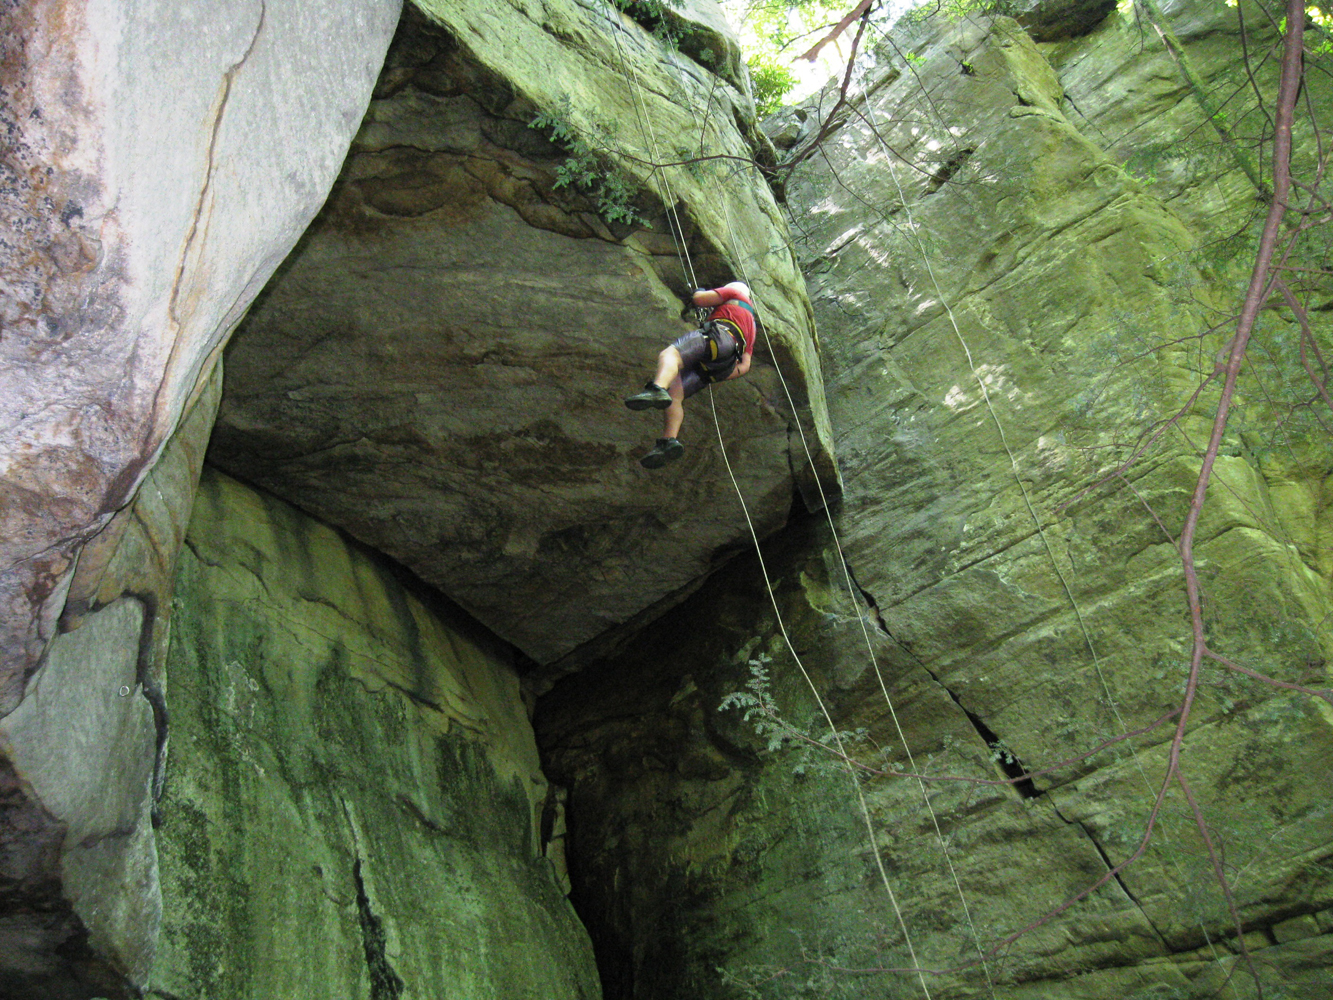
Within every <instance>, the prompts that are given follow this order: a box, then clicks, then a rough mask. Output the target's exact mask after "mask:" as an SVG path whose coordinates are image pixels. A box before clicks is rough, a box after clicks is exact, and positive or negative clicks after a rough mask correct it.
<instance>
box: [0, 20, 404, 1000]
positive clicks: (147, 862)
mask: <svg viewBox="0 0 1333 1000" xmlns="http://www.w3.org/2000/svg"><path fill="white" fill-rule="evenodd" d="M398 8H399V0H366V2H364V3H360V4H356V5H347V4H330V5H323V6H320V5H318V4H315V5H312V4H308V3H292V2H287V0H267V2H255V3H249V4H231V5H227V6H226V8H225V9H223V8H221V7H219V8H215V9H206V8H205V7H201V6H198V5H194V6H191V5H184V6H181V5H165V6H164V5H161V4H155V3H143V2H128V3H120V2H115V3H106V2H101V0H91V2H86V3H78V2H69V3H64V2H62V3H47V4H22V3H14V2H6V3H3V4H0V65H2V66H3V69H2V70H0V74H3V79H0V87H2V88H3V91H4V95H5V99H4V101H3V106H2V107H0V120H2V124H3V128H4V132H5V136H6V153H5V162H4V167H3V173H2V174H0V282H2V283H3V287H4V294H3V297H0V758H2V760H0V774H3V775H4V779H3V781H4V793H3V794H4V806H3V818H0V858H3V861H0V883H2V884H3V886H4V888H3V890H0V898H2V899H3V906H2V908H3V914H4V915H3V919H0V993H3V994H4V995H6V996H9V995H13V996H24V997H32V998H40V997H88V996H97V995H100V996H106V997H112V996H117V997H118V996H122V995H125V991H127V990H129V991H132V990H133V989H134V988H135V985H136V984H140V983H142V982H143V980H144V978H145V976H146V975H147V973H148V971H149V969H150V967H151V964H152V960H153V950H154V943H155V940H156V933H157V924H158V917H159V910H160V906H161V900H160V896H159V891H158V882H157V869H156V854H155V847H154V837H153V830H152V826H151V823H150V814H151V812H152V807H153V800H154V794H155V791H156V790H157V789H158V788H159V787H160V784H159V783H160V778H161V775H162V763H163V753H164V750H165V733H166V721H165V720H166V707H165V704H164V702H163V700H162V698H161V691H162V684H163V677H162V668H163V659H164V656H165V650H166V641H167V626H168V617H169V616H168V611H169V607H170V602H169V597H170V592H171V584H172V581H173V579H174V574H175V559H176V554H177V549H178V547H179V544H180V539H181V537H182V535H183V533H184V527H185V521H186V520H187V518H188V516H189V511H190V508H191V503H192V499H193V491H194V485H195V477H196V476H197V475H198V471H199V467H200V464H201V462H202V457H203V445H204V442H205V441H206V440H207V437H208V435H209V432H210V430H211V425H212V420H213V414H214V412H215V410H216V405H217V394H218V390H219V384H220V373H218V372H217V370H216V365H215V361H216V359H217V354H218V351H219V350H220V347H221V345H222V343H223V342H224V340H225V338H226V337H227V336H228V335H229V334H230V333H231V331H232V329H233V327H234V326H235V324H236V322H237V321H238V320H239V319H240V317H241V315H242V314H243V313H244V312H245V310H246V308H247V306H248V305H249V303H250V301H251V299H252V298H253V297H254V295H255V294H256V292H258V291H259V289H260V288H261V287H262V286H263V284H264V283H265V282H266V281H267V280H268V278H269V275H270V274H271V273H272V271H273V269H274V268H275V267H276V266H277V264H278V262H279V261H281V259H282V258H283V257H284V256H285V255H286V253H287V251H288V250H289V249H290V248H291V246H292V245H293V244H294V243H295V241H296V239H297V237H298V236H299V235H300V233H301V231H302V230H303V229H304V228H305V226H306V224H307V223H308V222H309V220H310V219H311V218H312V217H313V216H314V214H315V212H316V211H317V210H318V208H319V205H320V204H321V203H322V202H323V200H324V196H325V194H326V193H327V191H328V189H329V186H330V185H331V183H332V181H333V179H334V177H335V175H336V173H337V170H338V167H339V166H340V164H341V162H342V158H343V155H344V153H345V152H346V148H347V144H348V141H349V140H350V138H351V136H352V134H353V133H354V132H355V130H356V128H357V125H358V123H359V121H360V118H361V115H362V112H363V111H364V108H365V104H366V101H367V100H368V99H369V96H370V90H371V87H372V85H373V83H374V80H375V77H376V74H377V73H378V70H379V66H380V63H381V61H382V59H383V53H384V51H385V49H386V47H387V45H388V42H389V39H390V37H391V35H392V31H393V27H394V24H395V23H396V20H397V17H398ZM215 376H217V377H216V378H215ZM187 413H191V414H192V417H191V419H190V420H189V421H185V420H184V415H185V414H187ZM169 441H170V442H171V444H170V445H169V444H168V442H169Z"/></svg>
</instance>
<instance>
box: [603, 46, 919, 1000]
mask: <svg viewBox="0 0 1333 1000" xmlns="http://www.w3.org/2000/svg"><path fill="white" fill-rule="evenodd" d="M617 29H618V30H617V32H616V46H617V49H618V52H619V55H620V58H621V65H622V71H623V68H624V65H625V62H626V60H625V53H624V49H623V47H622V46H621V43H620V37H619V30H623V29H622V26H621V25H619V24H617ZM630 81H631V84H632V86H631V95H632V96H633V98H634V107H635V113H636V115H637V116H638V118H639V127H640V131H641V132H642V133H644V138H645V139H646V141H647V142H648V143H649V145H650V155H651V156H652V160H653V163H654V164H656V163H658V162H660V157H659V155H658V145H657V137H656V134H655V132H654V131H653V129H652V125H651V118H650V117H649V116H648V115H647V114H646V111H645V110H643V108H642V106H641V101H642V95H641V94H640V93H639V90H640V88H641V83H640V80H639V76H638V72H637V70H634V71H633V74H632V76H631V77H630ZM661 189H662V190H663V192H664V197H663V202H664V204H666V206H667V212H668V215H669V218H670V219H672V220H674V222H675V227H676V231H673V233H672V239H673V241H674V240H675V239H676V233H677V232H679V234H680V242H679V243H677V253H678V255H679V254H680V253H681V252H682V250H683V255H684V260H685V262H686V264H687V266H688V269H689V274H688V277H689V278H690V281H691V283H692V285H693V287H695V288H697V287H699V285H698V279H697V278H696V277H695V273H694V263H693V261H692V259H691V257H690V252H689V247H688V245H684V243H685V240H684V229H683V227H682V226H681V225H680V220H679V216H678V215H677V214H676V212H675V207H674V206H675V196H674V194H673V193H672V192H671V187H670V183H669V181H668V180H667V177H666V174H665V171H663V172H662V176H661ZM723 202H724V204H726V199H723ZM727 222H728V226H729V227H730V208H729V206H728V209H727ZM734 242H735V241H734V233H733V254H734V252H735V250H734ZM765 336H766V337H767V334H765ZM770 351H771V345H770ZM784 386H785V383H784ZM708 398H709V403H710V405H711V407H712V412H713V426H714V429H715V430H716V431H717V439H718V451H719V453H720V454H721V455H722V461H723V463H724V465H725V466H726V469H727V475H728V476H729V477H730V479H731V484H732V487H733V488H734V489H735V491H736V497H737V499H738V500H739V501H740V504H741V510H742V512H743V513H744V515H745V523H746V525H747V527H748V528H749V532H750V538H751V540H752V541H753V542H754V547H755V553H756V555H757V556H758V559H759V568H760V571H761V572H762V574H763V577H764V586H765V588H766V589H767V591H768V597H769V601H770V602H771V603H772V605H773V613H774V615H775V616H776V620H777V624H778V629H779V631H780V632H781V634H782V638H783V642H784V643H785V644H786V646H787V649H788V651H789V652H790V653H791V657H792V660H793V661H794V662H795V663H796V666H797V669H799V670H800V672H801V676H802V677H803V678H804V680H805V682H806V685H807V686H808V687H809V689H810V692H811V694H812V695H813V697H814V699H815V703H816V705H818V707H819V711H820V713H821V714H822V715H823V717H824V721H825V722H826V724H827V725H828V727H829V732H830V733H831V734H832V737H833V740H834V742H835V745H836V747H837V750H838V753H839V754H840V755H841V757H842V758H843V760H844V762H845V763H846V766H847V772H848V776H849V777H850V778H851V779H852V784H853V786H854V788H855V789H856V796H857V801H858V804H859V806H860V812H861V817H862V820H863V822H864V824H865V828H866V836H867V838H868V840H869V844H870V850H871V853H872V854H873V855H874V858H875V866H876V869H877V870H878V872H879V877H880V881H881V883H882V884H883V886H884V891H885V893H886V894H887V895H888V897H889V903H890V905H891V906H892V908H893V912H894V915H895V917H896V918H897V921H898V926H899V928H900V929H901V930H902V933H903V940H904V941H905V943H906V945H907V950H908V954H909V955H910V956H911V960H912V966H913V968H914V969H915V970H916V973H917V978H918V980H919V981H920V984H921V989H922V992H923V993H924V994H925V997H926V1000H930V998H931V994H930V987H929V986H928V985H927V984H926V979H925V973H924V970H923V969H922V968H921V965H920V962H919V961H918V960H917V955H916V948H915V946H914V945H913V943H912V937H911V934H910V932H909V931H908V929H907V922H906V920H905V919H904V917H903V913H902V909H901V907H900V906H899V904H898V898H897V896H896V895H895V893H894V891H893V886H892V885H891V884H890V882H889V876H888V872H887V871H886V870H885V868H884V859H883V857H882V856H881V855H880V851H879V848H878V845H877V843H876V838H875V828H874V822H873V820H872V819H871V816H870V805H869V803H868V802H867V801H866V798H865V793H864V791H863V790H862V788H861V782H860V780H859V779H858V777H857V775H856V772H855V770H853V768H852V764H851V758H850V756H849V755H848V754H847V753H846V749H845V747H844V745H843V742H842V736H841V734H840V733H839V732H838V729H837V726H835V725H834V722H833V717H832V715H831V714H830V713H829V710H828V707H827V706H826V705H825V703H824V699H823V698H822V697H821V696H820V694H819V689H818V687H817V686H816V685H815V683H814V679H813V678H812V677H811V676H810V674H809V671H807V670H806V668H805V664H804V662H803V661H802V660H801V657H800V655H799V654H798V653H797V652H796V647H795V645H794V644H793V643H792V641H791V637H790V636H789V635H788V634H787V627H786V624H785V623H784V622H783V619H782V611H781V609H780V608H779V606H778V601H777V596H776V594H775V593H774V591H773V584H772V580H771V578H770V577H769V574H768V567H767V564H766V563H765V562H764V554H763V550H762V548H761V547H760V545H759V536H758V534H757V532H756V531H755V527H754V521H753V520H752V518H751V517H750V511H749V507H748V506H747V505H746V503H745V497H744V495H743V494H742V492H741V488H740V484H739V483H738V482H737V481H736V476H735V473H734V472H733V470H732V468H731V461H730V459H728V457H727V453H726V444H725V442H724V441H723V439H722V428H721V425H720V423H719V422H718V419H717V403H716V400H715V399H714V397H713V394H712V391H711V390H710V391H709V397H708ZM789 399H790V394H789ZM798 426H799V421H798ZM801 433H802V440H804V432H803V431H802V432H801ZM808 453H809V449H808V447H807V454H808ZM811 467H812V468H813V462H812V463H811ZM820 489H821V493H822V489H823V488H822V486H821V487H820ZM844 567H845V563H844ZM895 722H896V720H895ZM900 731H901V730H900ZM927 804H928V805H929V803H927ZM937 828H938V824H937Z"/></svg>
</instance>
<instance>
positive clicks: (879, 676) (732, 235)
mask: <svg viewBox="0 0 1333 1000" xmlns="http://www.w3.org/2000/svg"><path fill="white" fill-rule="evenodd" d="M726 222H727V233H728V240H729V242H730V243H731V247H732V256H733V257H734V258H735V259H736V262H737V264H738V265H739V267H740V268H741V276H742V280H743V281H745V283H746V284H747V285H749V283H750V282H749V276H748V273H747V272H746V270H745V258H744V256H743V255H741V254H740V253H739V246H738V243H737V240H736V230H735V228H734V227H733V225H732V221H731V210H730V206H729V204H728V205H727V207H726ZM751 289H752V290H753V286H751ZM758 309H759V306H758V302H756V303H755V311H756V315H758ZM763 329H764V343H765V345H766V346H767V347H768V354H769V357H770V358H771V359H772V361H773V369H774V370H775V371H776V372H777V373H778V382H779V383H780V384H781V386H782V391H783V394H784V395H785V396H786V398H787V406H788V407H789V408H790V411H791V415H792V422H793V423H794V424H796V431H797V434H798V435H799V437H800V439H801V447H802V449H804V451H805V459H806V462H807V463H809V467H810V475H811V477H812V478H813V479H814V481H815V486H816V488H817V489H818V490H819V499H820V504H821V506H822V507H823V509H824V516H825V517H826V518H827V519H828V526H829V533H830V535H831V537H832V538H833V546H834V549H835V550H836V551H837V553H838V563H839V565H840V566H841V567H842V573H843V579H844V580H845V582H846V584H847V596H848V599H849V600H851V601H852V605H853V607H855V605H856V593H857V590H858V588H857V587H856V586H855V585H854V584H853V582H852V571H851V567H850V566H849V565H848V563H847V556H846V554H845V553H844V552H843V548H842V542H841V541H840V540H839V538H838V529H837V525H835V524H834V521H833V511H832V507H831V505H830V503H829V498H828V495H827V494H826V493H825V492H824V484H823V481H822V480H821V478H820V476H819V474H818V472H817V470H816V467H815V459H814V455H813V454H811V451H810V443H809V441H808V440H807V439H806V436H805V429H804V428H803V427H802V426H801V418H800V413H799V411H798V410H797V408H796V402H795V400H794V399H793V398H792V394H791V388H790V386H788V385H787V379H786V377H785V376H784V375H783V374H782V367H781V366H780V365H779V364H778V363H777V355H776V353H775V352H774V351H773V343H772V341H771V339H770V338H769V336H768V326H767V324H763ZM715 412H716V411H715ZM714 423H715V424H716V419H714ZM721 441H722V431H721V428H720V427H718V442H719V445H721ZM723 452H724V454H723V458H724V459H725V457H726V455H725V448H724V449H723ZM727 471H728V472H730V471H731V470H730V465H728V469H727ZM732 483H733V485H734V484H735V478H734V477H733V479H732ZM736 492H737V496H738V497H740V490H739V489H737V491H736ZM740 500H741V505H742V507H744V505H745V498H744V497H740ZM745 518H746V521H747V522H748V521H749V519H750V515H749V512H748V511H747V512H746V515H745ZM752 531H753V529H752ZM755 544H756V546H757V545H758V540H757V539H756V542H755ZM856 620H857V622H858V623H859V624H860V626H861V637H862V639H863V641H864V642H865V646H866V652H867V653H868V654H869V656H870V665H871V667H872V668H873V669H874V672H875V679H876V681H878V683H879V690H880V693H881V694H882V695H883V697H884V704H885V705H887V706H888V710H889V717H890V718H891V719H892V720H893V728H894V731H895V733H896V734H897V736H898V742H899V743H900V744H901V745H902V748H903V753H904V754H906V756H907V764H908V767H909V768H910V770H911V773H913V774H919V772H918V771H917V767H916V759H915V757H914V756H913V754H912V748H911V747H910V746H909V745H908V742H907V736H906V734H905V733H904V732H903V727H902V723H901V722H899V720H898V711H897V709H896V707H895V706H894V704H893V698H892V697H890V696H889V688H888V685H887V684H886V683H885V680H884V674H883V671H881V670H880V668H879V658H878V657H877V656H876V655H875V646H874V643H873V642H872V641H871V639H870V630H869V628H868V627H867V626H866V620H865V615H864V614H860V613H858V614H857V616H856ZM793 655H794V653H793ZM829 728H830V729H833V728H834V727H833V723H832V721H831V720H830V722H829ZM841 749H842V748H841V746H839V751H841ZM917 784H918V785H919V786H920V790H921V800H922V802H924V803H925V806H926V811H927V812H928V813H929V815H930V822H931V825H932V826H933V827H934V828H935V837H936V840H937V841H938V843H939V845H940V853H941V854H943V855H944V860H945V863H946V864H947V866H948V869H949V877H950V878H951V879H952V881H953V884H954V889H955V890H956V891H957V893H958V899H959V901H960V902H961V903H962V906H963V914H964V917H965V918H966V920H967V926H968V930H969V931H970V933H971V935H972V940H973V943H974V945H975V946H976V949H977V954H978V958H979V960H980V962H981V967H982V970H983V972H984V974H985V976H986V985H987V988H988V989H989V990H990V993H991V996H992V997H994V995H995V984H994V982H993V981H992V979H991V974H990V967H989V965H988V964H987V962H986V957H985V954H984V953H983V952H982V949H981V938H980V936H979V935H978V934H977V928H976V924H975V922H974V921H973V919H972V908H971V907H970V906H969V905H968V902H967V895H966V894H965V893H964V892H963V886H962V882H961V881H960V880H959V878H958V872H957V870H956V869H955V867H954V863H953V858H952V856H951V854H950V852H949V845H948V841H947V839H946V838H945V836H944V831H943V830H942V829H941V827H940V821H939V818H938V817H937V816H936V815H935V807H934V805H933V804H932V803H931V801H930V793H929V792H928V791H927V790H926V782H925V780H924V779H923V778H921V777H918V778H917ZM857 788H858V791H859V789H860V785H859V783H858V786H857Z"/></svg>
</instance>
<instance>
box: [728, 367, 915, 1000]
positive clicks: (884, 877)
mask: <svg viewBox="0 0 1333 1000" xmlns="http://www.w3.org/2000/svg"><path fill="white" fill-rule="evenodd" d="M708 402H709V404H710V405H711V406H712V409H713V427H714V429H715V430H716V431H717V446H718V453H719V454H720V455H721V456H722V463H723V464H724V465H725V466H726V468H727V475H728V476H729V477H730V478H731V485H732V488H733V489H734V490H735V491H736V499H737V500H739V501H740V504H741V510H742V511H743V512H744V514H745V524H746V526H747V527H748V528H749V529H750V539H751V540H752V541H753V542H754V551H755V554H756V555H757V556H758V557H759V571H760V572H761V573H762V574H763V576H764V586H765V587H766V588H767V589H768V599H769V601H770V602H772V604H773V614H774V615H775V616H776V618H777V623H778V630H779V631H780V632H781V633H782V641H783V642H784V643H786V646H787V651H788V652H789V653H791V658H792V660H794V661H795V663H796V666H797V669H799V670H800V671H801V676H802V677H803V678H805V683H806V685H807V686H808V687H809V688H810V693H811V694H812V695H813V696H814V699H815V704H816V705H818V706H819V711H820V713H821V714H823V716H824V722H825V723H826V724H827V725H828V727H829V732H830V733H831V734H832V736H833V742H834V744H835V746H836V747H837V750H838V755H839V757H841V758H842V760H843V763H844V764H845V765H846V767H847V774H848V776H849V777H850V778H851V779H852V785H853V786H854V787H855V788H856V798H857V802H858V803H859V804H860V807H861V818H862V819H863V820H864V822H865V827H866V836H867V837H868V838H869V840H870V851H871V853H872V854H873V855H874V856H875V867H876V868H877V869H878V871H879V877H880V881H881V882H882V883H883V884H884V891H885V893H887V894H888V897H889V903H890V904H892V906H893V913H894V916H895V917H897V918H898V926H899V928H900V929H901V930H902V932H903V940H904V941H905V942H906V943H907V952H908V954H909V955H910V956H911V957H912V968H913V969H914V970H915V971H916V974H917V979H918V980H920V982H921V990H922V992H923V993H925V995H926V1000H930V987H929V986H927V985H926V977H925V971H924V970H923V969H922V968H921V963H920V962H918V961H917V957H916V948H915V947H914V946H913V945H912V935H911V934H910V933H909V932H908V930H907V921H906V920H905V919H904V918H903V911H902V909H901V908H900V907H899V905H898V897H897V896H896V895H895V894H894V891H893V886H892V885H890V884H889V873H888V872H887V871H886V870H885V869H884V859H883V857H881V855H880V852H879V846H878V845H877V843H876V841H875V825H874V822H873V821H872V820H871V818H870V804H869V803H868V802H866V797H865V792H864V791H863V790H862V788H861V781H860V779H859V778H858V777H857V775H856V771H855V770H854V769H853V768H852V764H851V757H850V755H849V754H848V753H847V751H846V748H845V747H844V745H843V742H842V734H841V733H840V732H838V727H837V726H835V725H834V724H833V716H832V715H830V714H829V710H828V707H827V706H826V705H825V704H824V699H823V698H821V697H820V695H819V689H818V687H816V685H815V681H814V678H813V677H811V676H810V672H809V671H808V670H806V669H805V664H804V663H803V662H802V660H801V657H800V654H799V653H797V652H796V646H795V644H794V643H793V642H792V641H791V636H789V635H788V634H787V626H786V625H785V624H784V623H783V620H782V610H781V609H780V608H779V607H778V599H777V595H776V594H775V593H774V592H773V581H772V579H771V578H770V577H769V575H768V566H767V564H766V563H765V562H764V551H763V549H762V548H761V547H760V545H759V535H758V533H757V532H756V531H755V528H754V521H753V520H752V519H751V517H750V509H749V507H748V506H747V505H746V503H745V495H744V494H743V493H742V492H741V487H740V484H739V483H738V482H737V481H736V474H735V473H734V472H733V471H732V468H731V460H730V459H729V458H727V447H726V442H724V441H723V440H722V425H721V423H720V422H719V420H718V419H717V400H716V399H715V398H714V397H713V392H712V390H711V389H709V392H708Z"/></svg>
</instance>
